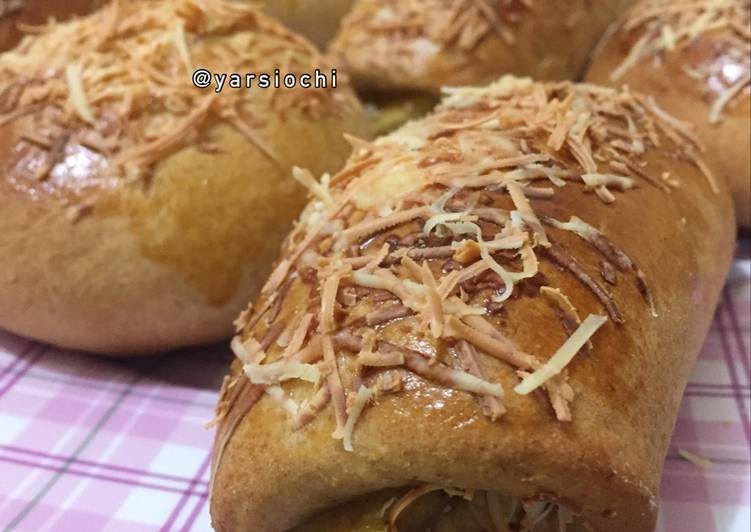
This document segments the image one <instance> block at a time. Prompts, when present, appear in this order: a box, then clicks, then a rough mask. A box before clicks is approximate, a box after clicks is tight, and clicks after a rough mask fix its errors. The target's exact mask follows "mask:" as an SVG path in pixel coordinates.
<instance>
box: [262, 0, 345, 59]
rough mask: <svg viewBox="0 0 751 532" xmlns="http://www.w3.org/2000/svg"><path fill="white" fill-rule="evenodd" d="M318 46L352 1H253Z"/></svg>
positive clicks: (328, 37)
mask: <svg viewBox="0 0 751 532" xmlns="http://www.w3.org/2000/svg"><path fill="white" fill-rule="evenodd" d="M254 1H256V2H257V3H259V4H261V5H262V6H263V10H264V11H265V12H266V13H268V14H269V15H271V16H274V17H276V18H278V19H279V20H281V21H282V22H283V23H284V24H285V25H286V26H287V27H289V28H291V29H292V30H294V31H296V32H298V33H300V34H301V35H305V36H306V37H307V38H308V39H310V40H311V41H313V43H315V44H316V45H317V46H318V47H320V48H321V49H323V48H325V46H326V45H327V44H328V43H329V41H330V40H331V39H332V37H334V35H335V34H336V32H337V30H338V29H339V25H340V23H341V20H342V17H343V16H344V15H346V14H347V13H348V12H349V10H350V9H351V8H352V3H353V2H354V0H254Z"/></svg>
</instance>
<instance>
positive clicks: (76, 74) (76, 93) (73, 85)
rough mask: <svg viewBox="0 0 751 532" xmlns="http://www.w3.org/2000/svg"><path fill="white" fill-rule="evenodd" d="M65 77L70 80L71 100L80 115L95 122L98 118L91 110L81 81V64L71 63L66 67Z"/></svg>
mask: <svg viewBox="0 0 751 532" xmlns="http://www.w3.org/2000/svg"><path fill="white" fill-rule="evenodd" d="M65 79H66V81H67V82H68V91H69V101H70V104H71V105H72V106H73V109H75V110H76V113H78V116H79V117H80V118H81V120H83V121H84V122H87V123H89V124H93V123H94V122H95V121H96V119H95V118H94V112H93V111H92V110H91V106H90V105H89V100H88V98H86V91H85V90H84V88H83V83H82V82H81V65H78V64H76V63H71V64H69V65H68V66H66V67H65Z"/></svg>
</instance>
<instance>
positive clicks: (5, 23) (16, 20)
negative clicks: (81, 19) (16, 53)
mask: <svg viewBox="0 0 751 532" xmlns="http://www.w3.org/2000/svg"><path fill="white" fill-rule="evenodd" d="M104 4H105V0H65V1H64V2H61V1H60V0H0V52H2V51H3V50H9V49H11V48H13V47H14V46H15V45H16V44H17V43H18V41H20V40H21V38H22V37H23V35H24V32H23V31H22V27H19V25H22V26H26V27H33V26H37V25H40V24H44V23H45V22H47V21H48V20H49V19H55V20H58V21H60V20H66V19H68V18H70V17H72V16H74V15H85V14H87V13H91V12H92V11H94V10H95V9H96V8H98V7H100V6H102V5H104Z"/></svg>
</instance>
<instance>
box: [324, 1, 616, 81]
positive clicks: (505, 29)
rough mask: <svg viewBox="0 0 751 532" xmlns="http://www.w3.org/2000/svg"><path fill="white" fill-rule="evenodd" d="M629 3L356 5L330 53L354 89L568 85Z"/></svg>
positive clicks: (579, 72) (437, 2) (450, 2)
mask: <svg viewBox="0 0 751 532" xmlns="http://www.w3.org/2000/svg"><path fill="white" fill-rule="evenodd" d="M630 3H631V2H630V0H610V1H604V0H597V1H595V2H591V1H589V0H357V1H356V3H355V5H354V6H353V8H352V11H351V12H350V14H349V15H347V16H346V17H345V19H344V21H343V22H342V27H341V30H340V32H339V34H338V35H337V36H336V38H335V39H334V41H333V42H332V45H331V51H332V54H334V55H335V57H336V59H337V62H338V63H339V64H340V65H341V66H342V68H344V69H345V70H346V71H347V72H349V73H350V74H351V75H352V77H353V80H354V82H355V84H356V85H358V86H360V87H364V88H368V89H374V88H375V89H387V90H393V89H399V90H403V89H418V90H425V91H431V92H438V91H439V89H440V88H441V87H443V86H445V85H460V84H482V83H487V82H489V81H492V80H494V79H496V78H498V76H499V75H500V74H504V73H512V74H517V75H530V76H533V77H535V78H538V79H574V78H577V77H578V76H580V75H581V74H583V70H584V67H585V64H586V61H587V58H588V57H589V54H590V52H591V49H592V47H593V46H594V45H595V44H596V43H597V41H598V40H599V39H600V37H601V35H602V33H603V32H604V31H605V28H606V27H607V26H608V25H609V24H610V23H611V22H612V21H613V20H614V19H615V18H616V17H617V16H618V15H620V14H621V13H622V11H623V9H624V8H625V7H626V6H627V5H628V4H630Z"/></svg>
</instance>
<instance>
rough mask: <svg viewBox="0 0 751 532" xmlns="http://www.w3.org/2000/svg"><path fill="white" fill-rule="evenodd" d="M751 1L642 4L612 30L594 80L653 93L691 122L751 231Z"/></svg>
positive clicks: (742, 221) (669, 0) (650, 1)
mask: <svg viewBox="0 0 751 532" xmlns="http://www.w3.org/2000/svg"><path fill="white" fill-rule="evenodd" d="M750 26H751V3H749V1H748V0H722V1H720V2H711V1H708V0H706V1H704V0H700V1H694V0H678V1H676V0H648V1H641V2H639V3H638V4H637V5H636V6H635V7H634V8H633V10H631V11H630V12H629V13H628V16H627V17H625V19H624V20H623V21H622V23H621V24H619V25H618V26H617V27H615V28H613V30H612V31H611V32H609V35H608V38H607V39H606V40H605V41H604V43H603V44H602V46H601V47H600V49H599V52H598V53H597V55H596V57H595V59H594V61H593V63H592V65H591V67H590V69H589V72H588V74H587V77H588V79H589V80H591V81H594V82H597V83H602V84H609V85H622V84H625V85H628V86H629V87H631V89H633V90H638V91H641V92H643V93H645V94H650V95H653V96H654V98H655V100H656V101H657V102H658V103H659V104H660V105H661V106H663V107H664V108H665V109H666V110H667V111H669V112H670V113H672V114H673V115H675V116H676V117H678V118H680V119H681V120H684V121H686V122H688V123H690V124H691V126H692V127H693V129H694V131H695V133H696V136H697V137H698V138H699V140H700V142H701V144H702V145H703V146H704V148H705V151H706V153H705V154H704V158H705V159H706V161H707V163H708V164H709V166H710V168H711V170H712V172H714V173H715V174H716V175H717V176H718V178H720V179H726V180H727V181H728V182H729V183H730V188H731V191H732V193H733V196H734V199H735V207H736V215H737V220H738V223H739V224H740V225H741V226H743V227H746V228H748V227H751V31H749V27H750Z"/></svg>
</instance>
